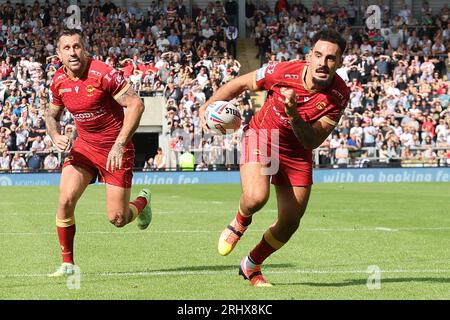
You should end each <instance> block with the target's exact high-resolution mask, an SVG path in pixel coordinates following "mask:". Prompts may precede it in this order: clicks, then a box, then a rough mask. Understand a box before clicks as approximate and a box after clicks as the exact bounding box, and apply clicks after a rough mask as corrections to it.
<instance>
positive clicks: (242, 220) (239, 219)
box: [236, 211, 252, 227]
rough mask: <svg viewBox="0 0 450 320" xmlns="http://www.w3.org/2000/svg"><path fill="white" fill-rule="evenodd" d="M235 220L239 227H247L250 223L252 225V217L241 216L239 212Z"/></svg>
mask: <svg viewBox="0 0 450 320" xmlns="http://www.w3.org/2000/svg"><path fill="white" fill-rule="evenodd" d="M236 220H237V222H239V223H240V224H241V225H243V226H244V227H246V226H248V225H249V224H250V223H252V216H245V217H244V216H243V215H242V213H240V211H238V212H237V214H236Z"/></svg>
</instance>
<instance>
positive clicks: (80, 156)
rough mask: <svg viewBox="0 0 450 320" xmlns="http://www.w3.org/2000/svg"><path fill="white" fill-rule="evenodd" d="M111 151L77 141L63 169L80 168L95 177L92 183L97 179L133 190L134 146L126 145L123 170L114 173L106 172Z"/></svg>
mask: <svg viewBox="0 0 450 320" xmlns="http://www.w3.org/2000/svg"><path fill="white" fill-rule="evenodd" d="M110 151H111V149H110V148H100V147H98V146H92V145H91V144H87V143H86V142H84V141H83V140H81V139H76V140H75V142H74V144H73V147H72V150H71V151H70V154H69V155H68V156H67V158H66V159H65V160H64V164H63V169H64V168H65V167H66V166H69V165H73V166H78V167H81V168H83V169H86V170H88V171H89V172H91V173H92V174H93V175H94V180H93V181H92V182H95V178H98V181H99V182H105V183H107V184H111V185H114V186H117V187H122V188H126V189H128V188H131V180H132V178H133V166H134V146H133V144H132V143H129V144H128V145H126V147H125V152H124V155H123V163H122V169H121V170H117V171H114V172H113V173H111V172H110V171H106V161H107V159H108V154H109V152H110Z"/></svg>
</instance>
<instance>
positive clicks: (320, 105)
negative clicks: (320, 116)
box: [316, 101, 327, 110]
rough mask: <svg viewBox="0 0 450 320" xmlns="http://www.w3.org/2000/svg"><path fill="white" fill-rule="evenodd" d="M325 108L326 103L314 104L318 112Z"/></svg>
mask: <svg viewBox="0 0 450 320" xmlns="http://www.w3.org/2000/svg"><path fill="white" fill-rule="evenodd" d="M326 106H327V103H326V102H325V101H320V102H318V103H316V108H317V109H319V110H323V109H325V108H326Z"/></svg>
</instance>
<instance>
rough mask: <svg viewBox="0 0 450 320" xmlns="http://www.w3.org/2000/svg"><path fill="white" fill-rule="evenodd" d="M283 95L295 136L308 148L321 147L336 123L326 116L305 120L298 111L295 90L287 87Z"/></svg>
mask: <svg viewBox="0 0 450 320" xmlns="http://www.w3.org/2000/svg"><path fill="white" fill-rule="evenodd" d="M283 95H284V96H285V97H286V100H285V101H283V102H284V103H285V111H286V114H287V115H288V117H289V122H290V123H291V127H292V131H294V134H295V137H296V138H297V140H298V141H300V143H301V144H302V145H303V146H304V147H305V148H306V149H311V150H312V149H315V148H317V147H319V146H320V145H321V144H322V142H324V141H325V139H326V138H327V137H328V136H329V135H330V133H331V132H332V131H333V129H334V127H335V126H336V125H335V124H331V123H330V122H329V121H327V120H326V118H325V117H324V118H325V119H324V118H321V119H319V120H318V121H316V122H314V123H312V124H309V123H307V122H305V121H304V120H303V119H302V118H301V117H300V115H299V114H298V112H297V102H296V97H295V93H294V90H292V89H286V90H285V91H283Z"/></svg>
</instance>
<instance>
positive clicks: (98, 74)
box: [89, 70, 102, 77]
mask: <svg viewBox="0 0 450 320" xmlns="http://www.w3.org/2000/svg"><path fill="white" fill-rule="evenodd" d="M89 72H90V73H92V74H95V75H96V76H98V77H101V76H102V74H101V72H98V71H97V70H89Z"/></svg>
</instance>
